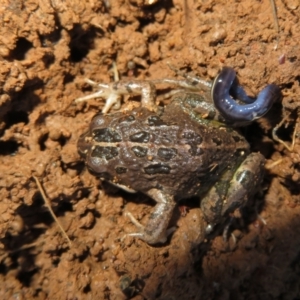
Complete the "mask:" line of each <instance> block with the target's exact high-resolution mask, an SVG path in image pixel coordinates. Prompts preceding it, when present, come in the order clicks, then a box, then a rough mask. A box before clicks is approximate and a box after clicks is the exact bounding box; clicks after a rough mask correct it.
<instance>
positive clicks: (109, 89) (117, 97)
mask: <svg viewBox="0 0 300 300" xmlns="http://www.w3.org/2000/svg"><path fill="white" fill-rule="evenodd" d="M85 81H86V82H87V83H88V84H90V85H92V86H95V87H96V88H98V89H99V90H98V91H97V92H96V93H93V94H91V95H87V96H84V97H80V98H77V99H76V100H75V102H82V101H86V100H89V99H94V98H100V97H101V98H104V99H106V103H105V105H104V107H103V109H102V113H107V112H108V111H109V110H110V109H111V108H112V107H113V106H119V107H120V101H121V96H124V95H141V105H142V106H143V107H146V108H147V109H149V110H151V111H156V110H157V106H156V104H155V100H156V88H155V85H154V84H153V83H152V82H151V81H141V80H140V81H139V80H135V81H118V82H112V83H108V84H105V83H96V82H94V81H92V80H90V79H85Z"/></svg>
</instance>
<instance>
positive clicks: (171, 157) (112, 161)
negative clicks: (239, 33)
mask: <svg viewBox="0 0 300 300" xmlns="http://www.w3.org/2000/svg"><path fill="white" fill-rule="evenodd" d="M228 72H231V73H232V72H234V71H233V70H232V69H231V68H224V69H223V71H222V72H221V73H220V75H219V76H218V77H217V78H216V80H215V81H214V83H213V84H212V85H211V94H212V97H215V98H218V97H219V98H221V99H212V98H210V99H208V98H207V97H205V96H203V95H201V94H200V93H196V92H194V90H195V84H194V81H195V78H190V77H188V76H186V79H185V80H178V81H176V80H168V79H166V80H162V81H164V82H168V83H175V84H177V85H178V86H181V87H184V92H183V93H177V94H175V95H174V96H173V99H172V101H171V102H170V104H168V105H167V106H165V107H159V106H157V105H155V100H156V96H155V91H156V90H155V85H154V83H157V81H156V82H154V81H152V82H151V81H121V82H117V83H111V84H107V85H105V84H100V85H99V86H100V87H101V89H102V93H103V94H102V96H103V95H104V96H105V97H107V98H114V99H117V98H118V97H119V96H120V95H123V94H128V93H130V94H132V93H135V94H141V95H142V99H141V106H140V107H138V108H133V109H132V110H130V111H122V112H121V111H118V112H115V113H109V114H102V113H100V114H98V115H96V116H95V117H94V118H93V120H92V122H91V124H90V127H89V129H88V131H87V132H86V133H85V134H83V135H82V136H81V137H80V139H79V141H78V151H79V154H80V155H81V157H83V158H84V160H85V162H86V166H87V168H88V170H89V171H90V172H91V173H92V174H94V175H95V176H97V177H99V178H101V179H104V180H106V181H109V182H111V183H112V184H114V185H117V186H119V187H120V188H122V189H125V190H127V191H138V192H142V193H144V194H146V195H148V196H150V197H151V198H152V199H154V200H155V201H156V206H155V207H154V209H153V211H152V213H151V215H150V216H149V220H148V222H147V224H146V225H145V226H143V225H141V224H140V223H139V222H138V221H137V220H136V219H135V218H134V217H133V216H132V215H131V214H130V213H129V214H128V215H129V217H130V218H131V220H132V221H133V223H134V224H135V225H136V226H137V229H138V230H137V232H136V233H131V234H129V235H130V236H135V237H139V238H140V239H142V240H144V241H146V242H147V243H149V244H156V243H164V242H165V241H166V239H167V236H168V234H169V233H170V232H172V229H169V230H168V224H169V221H170V218H171V216H172V213H173V209H174V207H175V205H176V202H178V201H179V200H181V199H184V198H190V197H192V196H199V197H200V200H201V204H200V205H201V209H202V211H203V214H204V217H205V220H206V222H207V223H208V227H207V229H208V231H210V230H211V229H212V228H213V227H214V226H215V225H216V224H218V223H220V222H221V221H222V220H223V219H224V218H225V217H226V216H228V214H229V213H230V212H233V211H234V210H235V209H236V208H238V207H240V206H242V205H243V204H244V203H245V202H246V201H247V200H248V199H249V197H251V196H253V194H254V193H255V192H256V190H257V187H258V185H259V183H260V182H261V180H262V176H263V167H264V162H265V159H264V157H263V156H262V155H261V154H260V153H250V149H249V144H248V142H247V141H246V140H245V138H244V137H243V136H242V135H240V134H239V133H238V131H236V130H234V129H233V128H232V126H229V125H228V124H226V123H230V122H231V123H235V121H237V123H239V124H240V123H243V122H249V121H251V120H248V119H243V118H241V117H240V115H239V116H238V117H237V119H236V120H234V117H232V115H229V117H228V118H226V112H225V113H224V112H223V111H222V114H220V113H218V111H217V110H216V109H215V106H217V105H216V103H215V101H219V102H220V101H221V102H222V101H223V102H224V99H225V100H228V99H229V98H230V99H229V100H230V101H231V100H232V101H234V100H233V99H232V98H231V97H230V95H229V93H230V91H231V86H233V80H232V81H230V82H229V81H228V78H227V77H228ZM233 77H234V78H235V73H234V76H233ZM225 79H226V80H227V82H226V80H225ZM225 83H226V84H225ZM197 84H198V83H197ZM197 84H196V85H197ZM200 84H201V82H200ZM188 86H189V87H190V89H192V90H193V92H189V90H190V89H189V88H188ZM270 86H271V87H270ZM267 88H269V89H268V90H267V92H264V94H263V96H264V97H265V98H267V99H264V100H267V101H268V100H270V98H271V100H272V101H271V100H270V101H269V102H273V101H274V99H276V98H278V94H279V89H278V87H276V86H275V85H269V86H267ZM267 88H265V89H267ZM225 89H227V90H225ZM224 90H225V91H224ZM235 92H236V94H238V96H239V97H240V100H241V101H242V102H244V103H247V104H245V105H242V104H237V103H236V102H235V101H234V105H235V106H240V107H242V108H246V107H247V105H248V110H249V106H251V105H252V103H256V104H257V102H258V101H261V100H262V99H261V97H262V96H261V97H260V96H259V97H258V98H257V99H252V100H251V99H250V98H249V97H248V98H246V97H247V96H245V93H243V92H241V88H240V87H239V88H236V89H235ZM233 93H234V92H233ZM220 94H221V96H220ZM224 95H225V96H224ZM96 96H99V92H97V93H96ZM96 96H95V97H96ZM226 97H227V98H228V97H229V98H228V99H227V98H226ZM88 98H92V96H88ZM212 100H213V101H212ZM213 102H214V103H213ZM225 102H226V101H225ZM218 104H219V105H220V103H218ZM110 105H112V104H110ZM221 105H222V104H221ZM224 105H226V103H225V104H224ZM256 106H257V105H256ZM265 106H266V105H264V108H263V109H261V113H260V114H259V113H257V112H255V113H254V114H252V119H254V118H257V117H260V116H261V115H262V114H264V113H265V112H266V111H267V110H268V108H267V109H265ZM269 106H270V105H269ZM229 110H230V112H232V109H229ZM258 111H259V110H258ZM216 119H217V120H216ZM220 120H222V122H220Z"/></svg>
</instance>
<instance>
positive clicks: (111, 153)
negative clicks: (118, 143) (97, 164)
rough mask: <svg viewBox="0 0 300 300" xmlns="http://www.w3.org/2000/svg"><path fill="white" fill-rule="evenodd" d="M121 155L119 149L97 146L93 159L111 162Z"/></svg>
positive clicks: (93, 151)
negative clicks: (103, 159)
mask: <svg viewBox="0 0 300 300" xmlns="http://www.w3.org/2000/svg"><path fill="white" fill-rule="evenodd" d="M118 155H119V151H118V148H117V147H100V146H95V148H94V149H93V150H92V153H91V157H99V158H105V159H107V160H110V159H112V158H114V157H116V156H118Z"/></svg>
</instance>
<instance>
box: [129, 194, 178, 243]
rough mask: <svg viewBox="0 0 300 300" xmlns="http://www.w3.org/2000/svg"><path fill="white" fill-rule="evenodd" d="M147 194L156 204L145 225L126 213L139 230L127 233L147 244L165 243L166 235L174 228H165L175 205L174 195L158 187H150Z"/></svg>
mask: <svg viewBox="0 0 300 300" xmlns="http://www.w3.org/2000/svg"><path fill="white" fill-rule="evenodd" d="M147 195H148V196H150V197H151V198H152V199H154V200H155V201H156V202H157V204H156V205H155V208H154V210H153V211H152V213H151V215H150V216H149V220H148V222H147V224H146V226H143V225H142V224H140V223H139V222H138V221H137V220H136V219H135V218H134V217H133V215H132V214H131V213H127V216H128V217H129V218H130V219H131V221H132V223H134V224H135V225H136V226H137V228H138V230H139V231H138V232H135V233H129V234H128V235H129V236H134V237H138V238H140V239H142V240H144V241H145V242H146V243H148V244H158V243H165V242H166V240H167V237H168V235H169V234H170V233H172V232H173V231H174V228H170V229H168V230H167V228H168V225H169V222H170V219H171V217H172V214H173V210H174V207H175V205H176V203H175V201H174V197H173V196H171V195H167V194H165V193H163V192H162V191H161V190H158V189H151V190H150V191H148V192H147Z"/></svg>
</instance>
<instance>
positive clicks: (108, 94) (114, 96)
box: [75, 78, 121, 114]
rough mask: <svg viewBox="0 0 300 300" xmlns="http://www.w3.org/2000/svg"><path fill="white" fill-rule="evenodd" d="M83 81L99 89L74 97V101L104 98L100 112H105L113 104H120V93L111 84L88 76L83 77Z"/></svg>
mask: <svg viewBox="0 0 300 300" xmlns="http://www.w3.org/2000/svg"><path fill="white" fill-rule="evenodd" d="M85 82H86V83H88V84H90V85H92V86H95V87H97V88H99V90H98V91H97V92H96V93H93V94H90V95H87V96H84V97H80V98H77V99H75V102H76V103H78V102H83V101H87V100H90V99H95V98H104V99H106V101H105V105H104V107H103V108H102V113H104V114H105V113H107V112H108V111H109V110H110V109H111V108H112V107H113V106H116V107H117V106H119V107H120V106H121V95H120V94H118V93H117V92H116V91H115V90H114V89H113V87H112V86H111V84H104V83H97V82H95V81H92V80H90V79H88V78H86V79H85Z"/></svg>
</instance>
